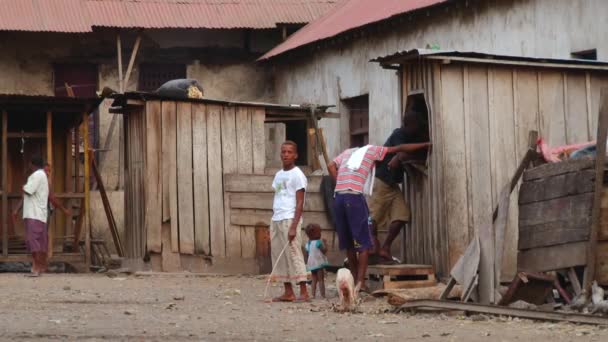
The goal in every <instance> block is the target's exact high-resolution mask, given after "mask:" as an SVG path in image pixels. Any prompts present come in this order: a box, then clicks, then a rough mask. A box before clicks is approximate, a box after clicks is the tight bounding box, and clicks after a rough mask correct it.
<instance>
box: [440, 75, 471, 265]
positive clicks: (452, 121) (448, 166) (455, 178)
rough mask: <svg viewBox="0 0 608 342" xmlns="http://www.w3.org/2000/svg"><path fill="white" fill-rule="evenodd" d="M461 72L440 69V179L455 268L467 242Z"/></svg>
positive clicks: (452, 260) (452, 261) (452, 262)
mask: <svg viewBox="0 0 608 342" xmlns="http://www.w3.org/2000/svg"><path fill="white" fill-rule="evenodd" d="M462 82H463V71H462V67H461V66H458V65H447V66H442V68H441V86H442V91H441V93H442V103H441V106H442V109H441V110H442V112H445V113H449V115H445V116H444V117H443V118H442V119H443V121H444V122H443V123H444V128H443V132H442V134H443V136H444V139H445V141H446V142H448V143H446V144H445V145H444V146H443V153H444V158H443V172H444V173H443V180H444V182H445V197H444V201H445V210H446V212H445V215H446V218H447V221H446V224H447V227H446V229H447V234H448V244H449V246H450V249H449V256H448V259H449V263H450V265H454V264H455V263H456V261H457V260H458V258H459V257H460V255H462V253H464V251H465V249H466V247H467V243H468V242H469V229H468V223H469V219H468V200H467V184H466V181H467V177H466V172H467V171H466V155H465V153H466V152H465V140H464V137H465V134H464V132H465V127H464V107H463V96H464V95H463V87H462V84H463V83H462Z"/></svg>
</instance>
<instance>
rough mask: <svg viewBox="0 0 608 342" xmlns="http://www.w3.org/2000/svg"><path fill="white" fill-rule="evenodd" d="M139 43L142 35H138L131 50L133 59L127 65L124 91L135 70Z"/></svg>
mask: <svg viewBox="0 0 608 342" xmlns="http://www.w3.org/2000/svg"><path fill="white" fill-rule="evenodd" d="M139 43H141V35H138V36H137V39H135V45H134V46H133V51H131V59H130V60H129V66H128V67H127V73H126V74H125V80H124V82H123V87H124V88H123V92H124V91H126V90H127V88H128V87H129V78H130V77H131V71H132V70H133V64H134V63H135V57H136V56H137V51H138V50H139Z"/></svg>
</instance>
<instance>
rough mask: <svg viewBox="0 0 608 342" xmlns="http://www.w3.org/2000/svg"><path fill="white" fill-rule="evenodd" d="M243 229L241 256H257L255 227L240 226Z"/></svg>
mask: <svg viewBox="0 0 608 342" xmlns="http://www.w3.org/2000/svg"><path fill="white" fill-rule="evenodd" d="M240 230H241V257H242V258H245V259H253V258H255V248H256V244H255V227H240Z"/></svg>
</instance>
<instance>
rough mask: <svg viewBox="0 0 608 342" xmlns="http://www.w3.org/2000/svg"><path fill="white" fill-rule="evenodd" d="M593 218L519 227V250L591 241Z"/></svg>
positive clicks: (578, 218) (577, 218)
mask: <svg viewBox="0 0 608 342" xmlns="http://www.w3.org/2000/svg"><path fill="white" fill-rule="evenodd" d="M590 227H591V218H590V217H589V216H587V217H582V218H580V217H576V218H571V219H565V220H559V221H551V222H547V223H541V224H537V225H533V226H520V227H519V245H518V248H519V249H530V248H537V247H545V246H553V245H560V244H564V243H569V242H578V241H586V240H588V239H589V229H590Z"/></svg>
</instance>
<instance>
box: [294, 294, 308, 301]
mask: <svg viewBox="0 0 608 342" xmlns="http://www.w3.org/2000/svg"><path fill="white" fill-rule="evenodd" d="M295 301H296V302H297V303H304V302H310V297H309V296H308V295H307V294H306V295H300V297H298V298H297V299H296V300H295Z"/></svg>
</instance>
